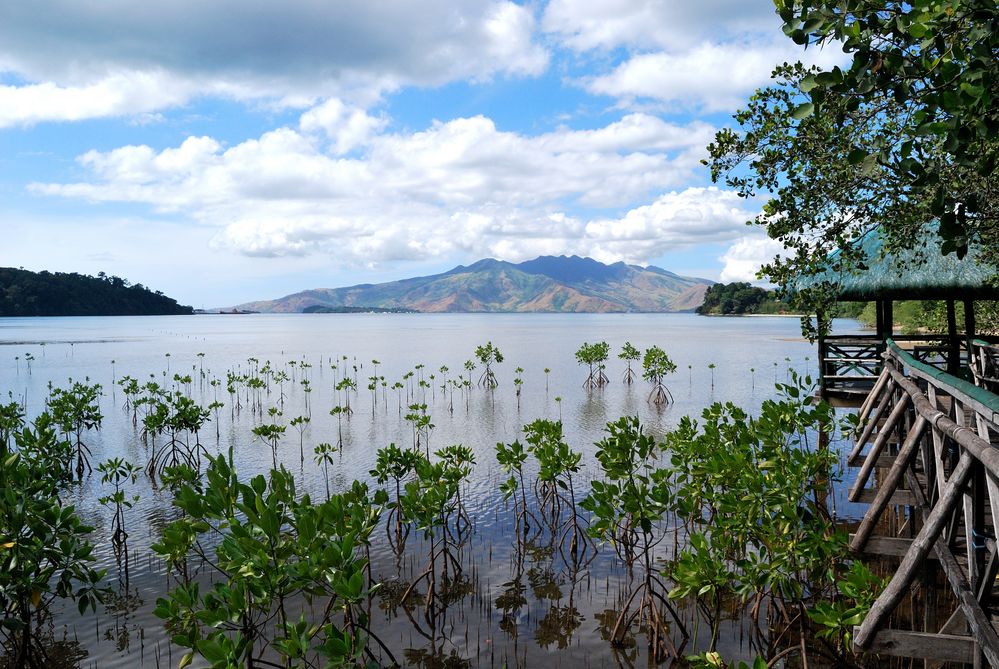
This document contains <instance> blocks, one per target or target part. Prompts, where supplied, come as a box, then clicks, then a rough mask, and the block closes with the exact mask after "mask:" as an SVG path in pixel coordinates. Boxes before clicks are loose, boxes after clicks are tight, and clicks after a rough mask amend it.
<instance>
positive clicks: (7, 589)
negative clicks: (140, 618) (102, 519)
mask: <svg viewBox="0 0 999 669" xmlns="http://www.w3.org/2000/svg"><path fill="white" fill-rule="evenodd" d="M55 424H56V422H54V420H53V418H52V417H51V415H50V414H48V413H43V414H41V415H40V416H39V417H38V418H37V419H36V420H35V422H34V424H33V426H32V427H30V428H22V429H19V430H16V431H14V433H13V441H14V447H13V449H12V451H13V452H8V453H4V454H3V455H2V456H0V647H2V649H0V650H2V653H3V655H4V665H5V666H9V667H17V668H22V667H25V668H28V669H45V667H48V666H50V665H51V662H50V658H49V656H48V653H47V651H46V648H45V645H44V643H43V641H42V634H41V632H42V630H43V629H45V627H46V626H47V625H48V624H49V623H50V621H51V619H50V617H49V611H50V609H51V607H52V605H53V603H54V602H55V600H57V599H67V600H71V601H75V602H76V604H77V607H78V609H79V611H80V613H81V614H82V613H84V612H85V611H86V610H87V609H94V610H96V608H97V604H98V603H99V602H101V601H102V600H103V596H104V591H103V590H102V589H101V588H100V586H99V584H100V582H101V580H102V579H103V578H104V572H103V571H97V570H95V569H94V568H93V566H92V565H93V564H94V562H95V560H96V558H95V557H94V548H93V546H92V545H91V543H90V541H89V539H88V537H89V535H90V533H91V532H92V531H93V528H91V527H88V526H86V525H84V524H83V522H82V521H81V520H80V518H79V516H77V515H76V510H75V509H74V507H73V506H72V505H69V504H66V503H65V500H63V499H61V496H62V491H63V486H65V485H66V483H67V482H68V478H67V477H66V476H65V461H64V460H63V458H64V457H65V454H66V453H67V452H71V451H72V448H73V447H72V446H71V445H70V444H69V443H68V442H67V441H66V440H65V439H62V438H60V437H59V436H58V435H57V433H56V430H55V429H54V428H55Z"/></svg>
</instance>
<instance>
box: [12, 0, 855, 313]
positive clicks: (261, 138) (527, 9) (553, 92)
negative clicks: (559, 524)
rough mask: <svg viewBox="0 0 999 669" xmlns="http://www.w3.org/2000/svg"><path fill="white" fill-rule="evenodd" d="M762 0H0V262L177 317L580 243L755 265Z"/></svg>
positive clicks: (578, 250)
mask: <svg viewBox="0 0 999 669" xmlns="http://www.w3.org/2000/svg"><path fill="white" fill-rule="evenodd" d="M841 58H842V54H839V53H837V52H836V51H835V50H833V51H825V52H823V51H817V50H814V49H812V50H809V51H808V52H807V53H806V52H804V51H802V50H801V47H798V46H796V45H795V44H794V43H792V42H791V41H790V40H789V39H788V38H786V37H785V36H784V35H783V33H782V32H781V30H780V20H779V19H778V17H777V16H776V15H775V13H774V9H773V4H772V2H771V1H770V0H700V1H699V2H689V1H688V0H631V1H629V0H549V1H548V2H537V3H532V2H527V3H516V2H508V1H505V0H499V1H497V0H420V1H419V2H414V1H410V2H401V1H398V0H380V1H379V2H370V1H368V0H336V1H333V0H323V1H320V0H282V1H281V2H277V1H274V0H270V1H268V0H214V1H212V2H205V1H204V0H171V1H170V2H160V3H148V2H137V1H135V0H103V1H102V2H100V3H91V2H86V3H84V2H79V1H78V0H33V1H32V2H20V1H18V0H0V239H2V241H0V266H10V267H23V268H25V269H30V270H36V271H38V270H49V271H62V272H82V273H87V274H96V273H98V272H100V271H104V272H106V273H108V274H114V275H118V276H121V277H124V278H126V279H129V280H130V281H132V282H134V283H142V284H144V285H146V286H149V287H151V288H153V289H156V290H161V291H163V292H164V293H166V294H167V295H170V296H171V297H174V298H176V299H177V300H178V301H179V302H181V303H182V304H190V305H193V306H195V307H198V308H210V307H218V306H228V305H233V304H238V303H241V302H246V301H250V300H256V299H270V298H276V297H280V296H282V295H286V294H288V293H292V292H296V291H299V290H304V289H308V288H318V287H338V286H344V285H351V284H356V283H375V282H380V281H388V280H394V279H400V278H405V277H409V276H417V275H424V274H432V273H436V272H440V271H445V270H447V269H450V268H452V267H454V266H455V265H458V264H469V263H471V262H474V261H476V260H479V259H481V258H485V257H493V258H499V259H503V260H509V261H512V262H518V261H522V260H527V259H530V258H533V257H536V256H538V255H561V254H566V255H571V254H577V255H581V256H589V257H592V258H595V259H597V260H600V261H603V262H617V261H625V262H628V263H634V264H640V265H647V264H654V265H658V266H660V267H663V268H666V269H669V270H671V271H674V272H677V273H680V274H686V275H691V276H699V277H705V278H709V279H715V280H722V281H733V280H752V279H753V278H754V274H755V272H756V270H757V268H758V267H759V265H760V264H761V263H762V262H764V261H766V260H768V259H769V258H770V257H772V256H773V254H774V253H776V252H777V251H778V250H779V246H778V245H777V244H776V243H775V242H773V241H771V240H769V239H767V238H766V236H765V235H764V234H763V233H762V232H761V230H760V229H758V228H755V227H752V226H747V225H746V221H748V220H751V219H753V218H754V217H755V216H756V215H757V214H758V213H759V210H760V208H761V206H762V201H759V200H754V201H746V200H742V199H740V198H739V197H738V196H737V195H736V194H735V193H734V192H732V191H730V190H727V189H726V188H725V187H724V185H723V184H721V185H718V184H712V183H711V180H710V174H709V172H708V169H707V168H706V167H705V166H703V165H702V164H701V162H700V161H701V160H702V159H704V158H705V157H706V156H707V151H706V148H705V147H706V145H707V144H708V143H709V142H710V141H711V140H712V139H713V137H714V134H715V132H716V131H717V130H719V129H720V128H723V127H726V126H729V125H731V124H732V122H733V121H732V114H733V113H734V112H735V111H736V110H737V109H739V108H740V107H741V106H743V105H744V104H745V102H746V101H747V99H748V96H749V95H750V94H751V93H752V92H753V91H754V90H755V89H756V88H758V87H761V86H764V85H766V84H767V83H768V81H769V76H770V73H771V71H772V69H773V67H774V66H775V65H776V64H778V63H781V62H784V61H795V60H803V61H805V62H806V63H815V64H819V65H821V66H824V67H828V66H830V65H831V64H834V63H837V62H840V60H841Z"/></svg>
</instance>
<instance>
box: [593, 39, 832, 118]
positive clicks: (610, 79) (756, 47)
mask: <svg viewBox="0 0 999 669" xmlns="http://www.w3.org/2000/svg"><path fill="white" fill-rule="evenodd" d="M796 60H803V61H807V62H808V63H810V64H817V65H820V66H822V67H831V66H832V65H833V64H838V63H840V62H841V61H842V60H843V54H841V53H837V52H835V50H821V51H820V50H810V51H808V52H807V53H805V52H801V51H799V49H798V48H797V47H795V45H794V44H793V43H791V42H790V40H783V41H780V42H770V43H758V42H747V41H742V42H729V43H725V44H716V43H710V42H704V43H701V44H699V45H697V46H695V47H692V48H691V49H690V50H687V51H683V52H680V53H667V52H663V51H657V52H654V53H644V54H638V55H635V56H632V57H631V58H629V59H628V60H626V61H625V62H623V63H621V64H620V65H618V66H617V67H616V68H615V69H614V70H612V71H611V72H610V73H608V74H604V75H601V76H596V77H591V78H589V79H586V80H585V81H584V84H583V85H584V86H585V87H586V89H587V90H589V91H590V92H591V93H596V94H601V95H609V96H611V97H616V98H621V99H624V100H628V101H630V100H634V99H635V98H644V99H652V100H657V101H660V102H664V103H666V104H667V105H668V106H670V107H673V108H685V109H691V108H692V109H703V110H704V111H708V112H713V111H725V110H733V109H736V108H738V107H742V106H745V104H746V100H747V99H748V97H749V95H750V94H751V93H752V92H753V91H754V90H756V89H757V88H760V87H762V86H766V85H767V84H768V83H770V73H771V72H772V71H773V69H774V67H775V66H776V65H778V64H780V63H784V62H793V61H796Z"/></svg>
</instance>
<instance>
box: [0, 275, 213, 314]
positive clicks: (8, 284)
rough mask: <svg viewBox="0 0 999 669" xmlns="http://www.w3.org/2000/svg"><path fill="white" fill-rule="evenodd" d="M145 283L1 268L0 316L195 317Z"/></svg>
mask: <svg viewBox="0 0 999 669" xmlns="http://www.w3.org/2000/svg"><path fill="white" fill-rule="evenodd" d="M193 311H194V310H193V309H192V308H191V307H186V306H182V305H179V304H177V300H174V299H172V298H169V297H167V296H166V295H164V294H163V293H161V292H159V291H155V292H154V291H152V290H150V289H148V288H146V287H145V286H143V285H142V284H141V283H137V284H131V283H129V282H128V281H127V280H126V279H122V278H120V277H117V276H108V275H105V274H104V272H100V273H99V274H98V275H97V276H87V275H86V274H76V273H72V274H66V273H62V272H29V271H27V270H23V269H14V268H12V267H0V316H151V315H178V314H190V313H193Z"/></svg>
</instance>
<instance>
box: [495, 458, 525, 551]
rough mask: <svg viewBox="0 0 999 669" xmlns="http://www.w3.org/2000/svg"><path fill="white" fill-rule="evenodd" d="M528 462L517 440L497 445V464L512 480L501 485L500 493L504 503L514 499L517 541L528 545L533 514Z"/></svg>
mask: <svg viewBox="0 0 999 669" xmlns="http://www.w3.org/2000/svg"><path fill="white" fill-rule="evenodd" d="M526 461H527V449H525V448H524V445H523V444H521V443H520V441H519V440H516V441H514V442H512V443H510V444H504V443H503V442H502V441H500V442H497V444H496V462H497V463H499V466H500V469H502V470H503V473H505V474H509V475H510V478H508V479H507V480H506V481H504V482H503V483H501V484H500V487H499V489H500V492H501V493H503V499H504V501H508V500H510V499H513V507H514V517H515V518H516V523H515V531H516V533H517V541H518V542H519V543H520V544H526V543H527V538H528V536H529V534H530V532H531V521H530V519H531V518H532V517H533V514H532V513H531V512H530V511H529V510H528V508H527V492H526V486H525V485H524V463H525V462H526Z"/></svg>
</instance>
